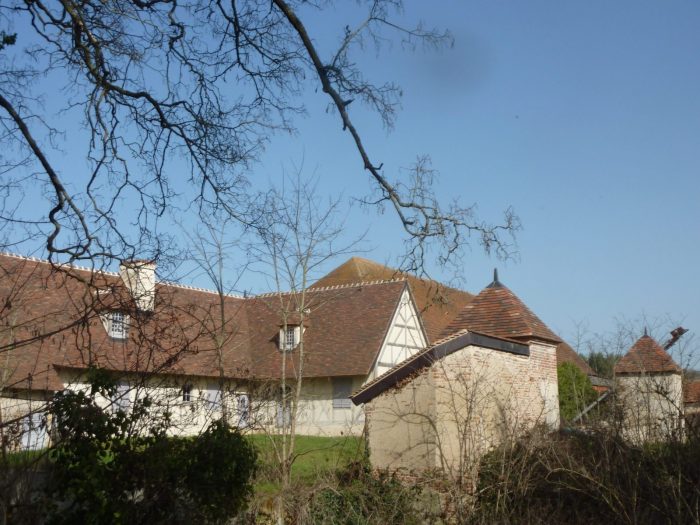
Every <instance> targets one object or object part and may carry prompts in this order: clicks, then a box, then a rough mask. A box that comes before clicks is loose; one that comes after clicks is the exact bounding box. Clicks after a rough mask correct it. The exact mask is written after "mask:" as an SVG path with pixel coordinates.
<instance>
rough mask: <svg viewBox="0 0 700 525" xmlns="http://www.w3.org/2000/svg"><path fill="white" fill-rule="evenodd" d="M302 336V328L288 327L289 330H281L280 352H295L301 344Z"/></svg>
mask: <svg viewBox="0 0 700 525" xmlns="http://www.w3.org/2000/svg"><path fill="white" fill-rule="evenodd" d="M300 334H301V327H300V326H293V325H287V328H286V329H284V328H282V329H281V330H280V336H279V337H280V350H284V351H285V352H289V351H291V350H294V348H296V346H297V345H298V344H299V336H300Z"/></svg>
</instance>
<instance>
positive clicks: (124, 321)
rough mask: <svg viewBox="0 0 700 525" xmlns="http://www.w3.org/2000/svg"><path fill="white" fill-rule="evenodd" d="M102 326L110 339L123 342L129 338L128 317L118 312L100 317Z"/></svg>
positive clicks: (114, 311)
mask: <svg viewBox="0 0 700 525" xmlns="http://www.w3.org/2000/svg"><path fill="white" fill-rule="evenodd" d="M101 317H102V324H103V325H104V327H105V330H106V331H107V335H108V336H109V337H111V338H112V339H116V340H118V341H124V340H126V339H127V338H128V337H129V316H128V315H127V314H125V313H124V312H122V311H120V310H113V311H111V312H108V313H106V314H103V315H102V316H101Z"/></svg>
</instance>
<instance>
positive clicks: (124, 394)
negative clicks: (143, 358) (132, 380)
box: [112, 383, 131, 412]
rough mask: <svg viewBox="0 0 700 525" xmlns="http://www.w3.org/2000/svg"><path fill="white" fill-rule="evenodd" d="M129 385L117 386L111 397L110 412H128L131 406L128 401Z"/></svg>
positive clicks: (120, 384) (121, 384)
mask: <svg viewBox="0 0 700 525" xmlns="http://www.w3.org/2000/svg"><path fill="white" fill-rule="evenodd" d="M129 390H130V387H129V384H128V383H119V384H117V389H116V390H115V392H114V395H113V396H112V410H113V411H114V412H117V411H119V410H121V411H122V412H128V411H129V407H130V406H131V401H130V399H129Z"/></svg>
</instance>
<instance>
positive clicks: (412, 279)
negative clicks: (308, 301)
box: [312, 257, 474, 343]
mask: <svg viewBox="0 0 700 525" xmlns="http://www.w3.org/2000/svg"><path fill="white" fill-rule="evenodd" d="M394 278H402V279H405V280H406V281H408V284H409V285H410V286H411V291H412V293H413V299H414V300H415V302H416V306H417V307H418V310H419V313H420V314H421V318H422V320H423V325H424V327H425V331H426V335H427V337H428V341H429V342H431V343H432V342H434V341H436V340H437V339H438V338H439V336H440V334H441V333H442V331H443V330H444V328H445V327H446V326H447V325H448V324H450V322H452V320H453V319H454V318H455V317H456V316H457V314H459V312H460V311H461V310H462V308H464V306H465V305H467V304H468V303H469V301H471V300H472V299H473V298H474V296H473V295H472V294H470V293H469V292H465V291H463V290H459V289H457V288H450V287H448V286H445V285H444V284H441V283H438V282H437V281H432V280H429V279H420V278H419V277H416V276H415V275H411V274H407V273H402V272H398V271H397V270H395V269H393V268H389V267H388V266H384V265H383V264H379V263H376V262H374V261H370V260H369V259H363V258H362V257H352V258H350V259H348V260H347V261H346V262H344V263H343V264H341V265H340V266H338V267H337V268H336V269H334V270H332V271H331V272H330V273H328V274H327V275H325V276H324V277H321V278H320V279H319V280H318V281H317V282H316V283H315V284H314V285H313V286H312V287H323V286H332V285H342V284H348V283H357V282H362V281H371V280H375V279H394Z"/></svg>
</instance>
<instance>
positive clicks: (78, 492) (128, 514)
mask: <svg viewBox="0 0 700 525" xmlns="http://www.w3.org/2000/svg"><path fill="white" fill-rule="evenodd" d="M92 379H93V382H92V387H91V389H90V391H88V392H71V391H67V392H64V393H61V394H60V395H59V396H58V397H57V398H56V400H55V402H54V404H53V409H52V413H53V416H54V418H55V419H56V420H57V421H60V429H61V431H60V440H59V441H58V443H57V444H56V446H55V448H54V449H53V450H52V451H51V454H50V457H51V459H52V468H51V482H50V485H49V492H50V495H51V500H52V502H53V504H52V505H50V506H49V516H48V518H49V519H48V521H49V523H56V524H63V523H66V524H67V523H92V524H102V523H104V524H107V523H109V524H119V523H129V524H139V523H144V524H145V523H148V524H158V523H175V524H177V523H222V522H225V521H226V520H228V519H230V518H231V517H232V516H234V515H235V514H236V513H238V512H239V511H240V510H241V509H243V508H244V507H245V504H246V501H247V498H248V496H249V495H250V494H251V491H252V487H251V478H252V476H253V474H254V472H255V465H256V452H255V449H254V448H253V446H252V445H250V444H249V443H248V441H247V440H246V439H245V438H244V437H243V436H242V435H241V434H240V433H239V432H238V431H237V430H232V429H230V428H228V427H227V426H226V425H224V424H223V423H221V422H218V421H217V422H213V423H212V424H211V425H210V426H209V427H208V428H207V429H206V430H205V431H204V432H203V433H202V434H201V435H199V436H197V437H196V438H172V437H168V436H167V434H166V432H167V430H168V422H167V417H166V418H165V419H161V420H150V419H149V410H148V409H149V406H150V403H149V401H148V400H147V399H145V400H140V401H137V402H136V403H135V404H134V406H133V409H132V410H130V411H128V412H125V411H121V410H120V411H117V412H115V413H112V412H111V411H106V410H102V409H101V408H100V407H99V406H98V405H97V404H96V402H95V399H96V396H98V395H102V396H105V397H109V396H110V395H112V394H113V393H114V385H112V384H111V383H110V382H109V380H108V379H106V378H105V377H103V376H101V375H100V374H99V373H96V374H93V376H92ZM136 428H138V429H140V431H138V432H133V429H136Z"/></svg>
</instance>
